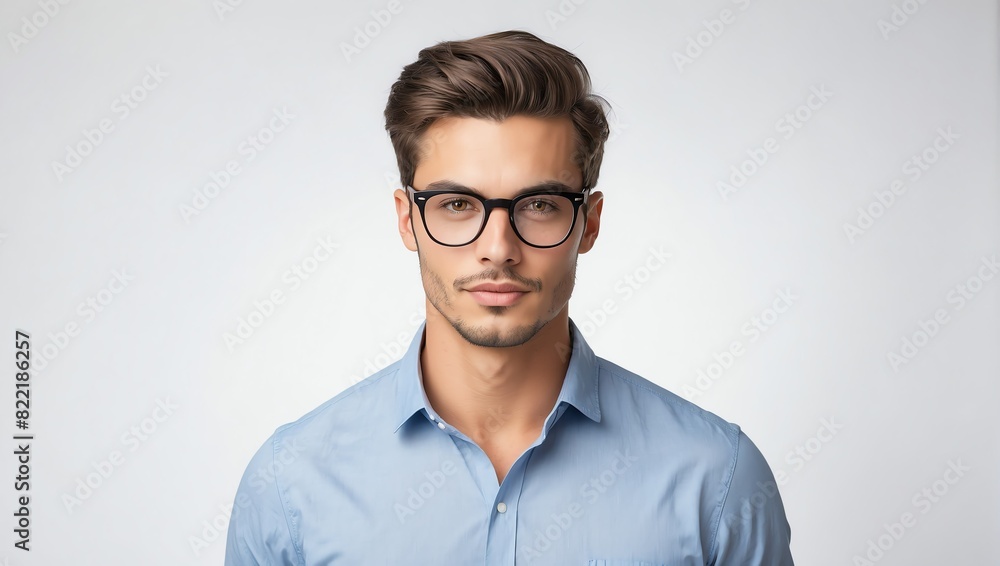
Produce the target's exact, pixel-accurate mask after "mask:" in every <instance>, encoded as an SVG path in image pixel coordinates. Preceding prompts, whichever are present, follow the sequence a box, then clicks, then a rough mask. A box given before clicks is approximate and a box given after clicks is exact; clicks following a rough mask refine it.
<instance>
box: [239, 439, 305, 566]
mask: <svg viewBox="0 0 1000 566" xmlns="http://www.w3.org/2000/svg"><path fill="white" fill-rule="evenodd" d="M277 447H278V442H277V440H276V437H275V436H274V435H272V436H271V438H269V439H268V440H267V442H265V443H264V445H263V446H261V447H260V449H258V450H257V453H256V454H254V456H253V458H251V459H250V464H248V465H247V468H246V471H244V472H243V478H242V479H241V480H240V485H239V487H238V488H237V490H236V498H235V501H234V504H233V513H232V515H231V516H230V518H229V532H228V533H227V535H226V560H225V566H299V565H302V564H304V563H303V562H302V561H301V559H300V555H299V553H298V551H297V550H296V548H295V544H294V542H293V540H292V535H291V529H290V527H289V523H288V520H287V517H286V513H285V509H284V506H283V504H282V501H281V497H280V489H279V485H278V479H277V478H276V475H275V472H276V471H279V470H280V469H281V467H282V463H276V462H275V460H276V454H275V452H276V450H277ZM281 456H282V457H283V456H284V452H282V453H281ZM278 459H281V458H278Z"/></svg>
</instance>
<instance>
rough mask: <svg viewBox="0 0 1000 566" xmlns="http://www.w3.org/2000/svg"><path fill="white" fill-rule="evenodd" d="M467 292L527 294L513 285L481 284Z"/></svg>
mask: <svg viewBox="0 0 1000 566" xmlns="http://www.w3.org/2000/svg"><path fill="white" fill-rule="evenodd" d="M469 291H485V292H487V293H527V292H528V290H527V289H525V288H523V287H518V286H517V285H514V284H513V283H481V284H479V285H476V286H475V287H473V288H471V289H469Z"/></svg>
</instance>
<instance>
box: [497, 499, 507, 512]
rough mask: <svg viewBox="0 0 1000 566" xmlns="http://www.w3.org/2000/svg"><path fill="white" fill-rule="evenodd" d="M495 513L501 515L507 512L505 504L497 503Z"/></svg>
mask: <svg viewBox="0 0 1000 566" xmlns="http://www.w3.org/2000/svg"><path fill="white" fill-rule="evenodd" d="M497 511H499V512H501V513H506V512H507V504H506V503H504V502H503V501H501V502H500V503H497Z"/></svg>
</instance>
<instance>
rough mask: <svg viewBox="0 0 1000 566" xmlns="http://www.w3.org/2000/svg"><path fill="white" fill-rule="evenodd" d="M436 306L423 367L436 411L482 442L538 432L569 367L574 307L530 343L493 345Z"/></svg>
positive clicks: (429, 320)
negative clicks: (471, 335) (478, 340)
mask: <svg viewBox="0 0 1000 566" xmlns="http://www.w3.org/2000/svg"><path fill="white" fill-rule="evenodd" d="M428 307H429V308H428V309H427V324H426V327H425V331H424V344H423V347H422V348H421V352H420V369H421V373H422V375H423V384H424V390H425V392H426V393H427V399H428V401H429V402H430V404H431V407H433V409H434V411H435V412H437V413H438V414H439V415H440V416H441V418H443V419H444V420H445V421H446V422H448V423H449V424H451V425H452V426H454V427H455V428H457V429H458V430H460V431H462V432H463V433H464V434H465V435H466V436H468V437H469V438H471V439H472V440H474V441H475V442H476V443H477V444H479V445H480V446H484V445H489V444H495V443H498V442H507V441H510V440H515V439H519V440H524V439H530V440H534V438H535V437H537V436H538V434H540V432H541V429H542V426H543V425H544V424H545V418H546V417H547V416H548V414H549V413H550V412H551V411H552V407H553V406H554V405H555V402H556V399H557V398H558V397H559V391H560V390H561V389H562V384H563V380H564V378H565V376H566V370H567V368H568V367H569V356H568V355H567V354H566V352H568V351H569V347H568V346H569V344H570V332H569V315H568V311H567V309H565V308H564V309H563V310H562V311H561V312H560V313H559V314H558V315H556V317H555V318H553V319H552V320H551V321H549V322H548V324H546V325H545V326H544V327H542V329H541V330H539V331H538V333H537V334H535V335H534V336H533V337H532V338H531V339H530V340H529V341H527V342H525V343H524V344H521V345H519V346H513V347H509V348H487V347H482V346H477V345H475V344H470V343H469V342H468V341H466V340H465V339H464V338H462V336H461V335H460V334H459V333H458V332H457V331H455V329H454V328H453V327H452V326H451V323H449V322H448V320H447V319H445V318H444V317H443V316H441V313H439V312H437V310H435V309H434V308H433V307H431V306H430V305H428Z"/></svg>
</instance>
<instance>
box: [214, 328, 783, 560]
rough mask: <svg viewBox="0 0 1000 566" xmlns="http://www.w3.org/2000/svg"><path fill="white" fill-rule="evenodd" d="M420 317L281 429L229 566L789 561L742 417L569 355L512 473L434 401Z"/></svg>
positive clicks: (764, 473) (259, 461)
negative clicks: (400, 349) (397, 354)
mask: <svg viewBox="0 0 1000 566" xmlns="http://www.w3.org/2000/svg"><path fill="white" fill-rule="evenodd" d="M425 326H426V321H424V322H423V323H421V325H420V328H419V329H418V330H417V333H416V336H415V337H414V338H413V341H412V342H411V343H410V346H409V349H408V350H407V351H406V354H405V355H404V356H403V357H402V359H400V360H398V361H396V362H395V363H393V364H391V365H389V366H388V367H386V368H384V369H383V370H381V371H379V372H378V373H376V374H374V375H372V376H370V377H368V378H367V379H365V380H363V381H361V382H359V383H356V384H354V385H352V386H351V387H349V388H347V389H346V390H344V391H343V392H341V393H340V394H338V395H337V396H335V397H333V398H332V399H330V400H329V401H327V402H326V403H323V404H322V405H320V406H319V407H317V408H316V409H314V410H312V411H311V412H309V413H307V414H306V415H304V416H303V417H302V418H300V419H299V420H297V421H295V422H293V423H290V424H286V425H283V426H281V427H279V428H278V429H277V430H275V432H274V434H273V435H272V436H271V437H270V438H269V439H268V440H267V442H265V443H264V445H263V446H262V447H261V448H260V450H258V451H257V453H256V454H255V455H254V456H253V458H252V459H251V461H250V464H249V466H248V467H247V469H246V472H245V473H244V475H243V478H242V481H241V482H240V485H239V488H238V490H237V494H236V499H235V503H234V507H233V513H232V516H231V519H230V524H229V532H228V537H227V546H226V564H227V566H236V565H251V564H260V565H279V564H295V565H309V566H313V565H320V564H333V565H335V566H336V565H383V564H385V565H392V566H398V565H402V564H414V565H418V566H443V565H448V566H471V565H476V564H479V565H482V564H485V565H486V566H494V565H496V566H499V565H508V566H509V565H513V564H517V565H523V564H546V565H548V564H551V565H558V566H566V565H577V564H579V565H581V566H591V565H592V566H621V565H643V566H658V565H664V566H667V565H669V566H682V565H695V564H699V565H705V564H714V565H765V566H785V565H791V564H792V557H791V554H790V550H789V539H790V536H791V530H790V528H789V525H788V522H787V520H786V519H785V513H784V507H783V505H782V502H781V496H780V494H779V493H778V489H777V485H776V484H775V481H774V477H773V475H772V473H771V470H770V468H769V467H768V465H767V462H766V461H765V460H764V457H763V456H762V455H761V453H760V451H759V450H758V449H757V447H756V446H754V444H753V443H752V442H751V441H750V439H749V438H747V436H746V434H744V433H743V432H742V431H741V430H740V428H739V427H738V426H737V425H735V424H731V423H728V422H726V421H724V420H723V419H721V418H719V417H717V416H716V415H714V414H712V413H710V412H708V411H705V410H703V409H700V408H699V407H697V406H696V405H694V404H693V403H691V402H689V401H687V400H685V399H682V398H680V397H678V396H677V395H674V394H673V393H671V392H669V391H667V390H666V389H664V388H662V387H660V386H658V385H656V384H655V383H652V382H651V381H648V380H646V379H644V378H642V377H640V376H638V375H636V374H634V373H632V372H630V371H628V370H626V369H623V368H621V367H619V366H617V365H615V364H613V363H611V362H609V361H607V360H605V359H603V358H599V357H597V356H595V355H594V352H593V350H591V348H590V347H589V346H588V345H587V342H586V341H585V340H584V338H583V335H582V334H581V333H580V331H579V329H578V328H577V326H576V325H575V324H574V323H573V321H572V319H571V320H570V323H569V326H570V332H571V333H572V339H573V348H572V350H571V353H570V351H569V349H567V352H566V353H570V361H569V367H568V369H567V371H566V376H565V379H564V380H563V384H562V389H561V390H560V392H559V397H558V399H557V400H556V403H555V406H554V407H553V409H552V411H551V412H550V413H549V415H548V418H546V420H545V425H544V427H543V430H542V432H541V434H540V435H539V436H538V438H537V439H536V440H535V442H534V443H533V444H532V445H531V446H530V447H529V448H528V449H526V450H525V451H524V452H523V453H522V454H521V455H520V457H519V458H518V459H517V460H516V461H515V462H514V464H513V466H512V467H511V468H510V470H509V472H508V473H507V475H506V476H505V477H504V479H503V482H502V483H500V484H499V485H498V482H497V474H496V471H495V470H494V468H493V465H492V463H491V462H490V460H489V458H488V457H487V455H486V454H485V453H484V452H483V451H482V450H481V449H480V448H479V446H478V445H477V444H476V443H475V442H473V441H472V440H471V439H470V438H468V437H467V436H466V435H464V434H463V433H461V432H459V431H458V430H457V429H455V428H454V427H452V426H451V425H450V424H449V423H448V422H445V421H443V420H441V418H440V417H439V416H438V414H437V413H436V412H435V411H434V409H433V408H432V407H431V406H430V403H428V401H427V396H426V394H425V393H424V388H423V383H422V380H421V377H420V367H419V366H420V364H419V360H420V356H419V354H420V349H421V345H422V341H423V336H424V328H425Z"/></svg>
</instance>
